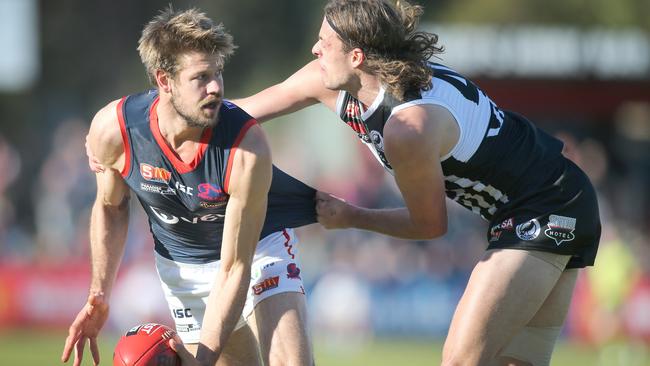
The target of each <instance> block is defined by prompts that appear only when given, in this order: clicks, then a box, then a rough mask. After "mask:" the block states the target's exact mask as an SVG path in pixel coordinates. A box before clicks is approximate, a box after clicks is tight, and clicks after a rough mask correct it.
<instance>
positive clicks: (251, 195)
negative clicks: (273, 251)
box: [197, 125, 272, 365]
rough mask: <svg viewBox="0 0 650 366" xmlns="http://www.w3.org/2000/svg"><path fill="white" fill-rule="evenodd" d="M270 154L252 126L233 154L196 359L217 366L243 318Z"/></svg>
mask: <svg viewBox="0 0 650 366" xmlns="http://www.w3.org/2000/svg"><path fill="white" fill-rule="evenodd" d="M271 169H272V168H271V151H270V149H269V146H268V143H267V141H266V138H265V137H264V134H263V131H262V129H261V128H260V127H259V126H258V125H255V126H253V127H251V128H250V129H249V130H248V132H247V133H246V136H245V137H244V139H243V140H242V143H241V144H240V145H239V147H238V148H237V150H236V151H235V156H234V161H233V167H232V171H231V178H230V182H229V184H228V186H227V187H225V188H226V189H227V191H228V193H229V194H230V198H229V201H228V207H227V209H226V218H225V223H224V233H223V242H222V247H221V267H220V270H219V273H218V274H217V279H216V281H215V283H214V286H213V288H212V291H211V293H210V295H209V297H208V304H207V306H206V311H205V318H204V320H203V327H202V329H201V341H200V345H199V348H198V351H197V360H199V361H200V362H201V364H203V365H214V364H215V362H216V361H217V359H218V358H219V355H220V353H221V351H222V350H223V347H224V346H225V344H226V342H227V340H228V337H229V336H230V334H231V333H232V331H233V329H234V328H235V325H236V324H237V321H238V319H239V316H240V315H241V312H242V309H243V307H244V302H245V299H246V292H247V290H248V284H249V282H250V276H251V273H250V272H251V263H252V260H253V255H254V253H255V247H256V245H257V241H258V240H259V236H260V232H261V230H262V225H263V223H264V218H265V215H266V206H267V199H268V198H267V195H268V192H269V187H270V185H271V174H272V173H271V172H272V170H271Z"/></svg>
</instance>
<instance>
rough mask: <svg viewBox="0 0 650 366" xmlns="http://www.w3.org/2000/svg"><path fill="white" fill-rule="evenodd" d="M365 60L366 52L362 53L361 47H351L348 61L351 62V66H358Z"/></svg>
mask: <svg viewBox="0 0 650 366" xmlns="http://www.w3.org/2000/svg"><path fill="white" fill-rule="evenodd" d="M365 60H366V54H365V53H363V50H362V49H361V48H358V47H357V48H353V49H352V51H350V61H351V62H352V67H359V66H361V65H362V64H363V61H365Z"/></svg>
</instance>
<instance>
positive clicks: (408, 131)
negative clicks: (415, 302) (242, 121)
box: [237, 0, 600, 365]
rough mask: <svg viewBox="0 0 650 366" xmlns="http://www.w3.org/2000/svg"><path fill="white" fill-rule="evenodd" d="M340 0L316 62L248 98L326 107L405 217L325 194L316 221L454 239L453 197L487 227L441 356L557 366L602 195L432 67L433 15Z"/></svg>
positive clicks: (552, 146)
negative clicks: (365, 153) (419, 28)
mask: <svg viewBox="0 0 650 366" xmlns="http://www.w3.org/2000/svg"><path fill="white" fill-rule="evenodd" d="M398 3H399V5H397V6H394V5H392V4H391V3H389V2H388V1H387V0H331V1H329V2H328V4H327V6H326V7H325V17H324V20H323V22H322V26H321V29H320V33H319V35H318V41H317V42H316V44H315V45H314V47H313V53H314V55H316V57H317V58H318V60H315V61H313V62H311V63H309V64H308V65H306V66H305V67H303V68H302V69H301V70H299V71H298V72H296V73H295V74H294V75H293V76H291V77H289V78H288V79H287V80H286V81H284V82H282V83H280V84H278V85H275V86H272V87H270V88H268V89H266V90H263V91H261V92H260V93H258V94H256V95H254V96H252V97H249V98H246V99H243V100H240V101H238V102H237V103H238V105H239V106H241V107H242V108H243V109H244V110H246V111H247V112H248V113H250V114H251V115H252V116H253V117H255V118H257V119H258V120H259V121H266V120H268V119H270V118H273V117H275V116H278V115H282V114H286V113H289V112H292V111H296V110H298V109H300V108H303V107H306V106H308V105H311V104H314V103H317V102H321V103H323V104H324V105H326V106H327V107H329V108H330V109H331V110H333V111H334V112H335V113H336V114H337V115H338V116H339V117H340V118H341V119H342V120H343V121H344V122H346V123H347V124H348V125H349V126H350V127H352V129H353V130H354V131H355V132H356V133H357V134H358V136H359V138H360V139H361V140H362V142H363V143H365V144H366V145H367V146H368V147H369V148H370V149H371V151H372V152H373V154H374V155H375V156H376V157H377V159H378V160H379V162H380V163H381V164H382V165H383V166H384V167H385V168H386V169H387V170H388V171H389V172H390V173H391V174H393V175H394V177H395V180H396V182H397V185H398V187H399V189H400V191H401V193H402V196H403V199H404V201H405V204H406V207H404V208H399V209H391V210H371V209H366V208H361V207H355V206H353V205H350V204H348V203H346V202H344V201H342V200H339V199H337V198H335V197H332V196H330V195H327V194H322V193H318V194H317V197H318V199H319V203H318V205H317V211H318V220H319V222H321V223H322V224H323V225H324V226H325V227H328V228H346V227H355V228H360V229H366V230H373V231H377V232H380V233H384V234H387V235H392V236H396V237H400V238H407V239H430V238H435V237H438V236H441V235H443V234H444V233H445V232H446V230H447V212H446V206H445V195H446V196H447V197H449V198H450V199H452V200H454V201H456V202H457V203H459V204H461V205H462V206H464V207H466V208H468V209H470V210H472V211H473V212H476V213H477V214H479V215H481V216H482V217H483V218H485V219H486V220H487V221H489V227H490V229H489V231H488V232H487V235H486V239H487V240H488V247H487V251H486V253H485V256H484V257H483V259H482V260H481V261H480V262H479V263H478V264H477V265H476V267H475V268H474V270H473V272H472V275H471V278H470V280H469V283H468V284H467V288H466V290H465V293H464V294H463V296H462V298H461V300H460V303H459V304H458V307H457V309H456V312H455V314H454V317H453V320H452V323H451V326H450V329H449V334H448V336H447V339H446V342H445V345H444V350H443V364H445V365H492V364H511V365H531V364H532V365H548V363H549V361H550V357H551V354H552V351H553V347H554V344H555V341H556V339H557V337H558V335H559V333H560V329H561V327H562V324H563V322H564V318H565V315H566V313H567V309H568V306H569V303H570V301H571V296H572V291H573V287H574V284H575V279H576V273H577V269H578V268H582V267H585V266H591V265H593V263H594V259H595V256H596V251H597V247H598V240H599V237H600V220H599V215H598V205H597V202H596V196H595V193H594V189H593V187H592V185H591V184H590V182H589V180H588V178H587V177H586V176H585V174H584V173H583V172H582V171H580V169H579V168H578V167H577V166H576V165H574V164H573V163H571V162H570V161H569V160H567V159H566V158H564V157H563V156H562V154H561V150H562V143H561V142H560V141H558V140H556V139H555V138H553V137H551V136H549V135H547V134H546V133H544V132H543V131H541V130H539V129H537V128H536V127H535V126H534V125H533V124H531V123H530V122H529V121H527V120H526V119H525V118H524V117H522V116H520V115H518V114H516V113H513V112H509V111H505V110H502V109H500V108H499V107H498V106H497V105H496V104H495V103H494V102H493V101H492V100H490V99H489V98H488V96H487V95H486V94H485V93H484V92H483V91H482V90H480V89H479V88H478V87H477V86H476V85H474V84H473V83H472V82H471V81H470V80H468V79H467V78H465V77H464V76H462V75H460V74H458V73H457V72H455V71H454V70H452V69H450V68H448V67H445V66H443V65H439V64H433V63H429V62H428V59H429V58H430V57H431V56H433V55H435V54H437V53H440V52H441V51H442V49H441V48H440V47H438V46H437V39H438V37H437V36H436V35H434V34H430V33H424V32H415V27H416V25H417V20H418V18H419V15H420V14H421V8H420V7H417V6H410V5H409V4H408V3H407V2H405V1H399V2H398Z"/></svg>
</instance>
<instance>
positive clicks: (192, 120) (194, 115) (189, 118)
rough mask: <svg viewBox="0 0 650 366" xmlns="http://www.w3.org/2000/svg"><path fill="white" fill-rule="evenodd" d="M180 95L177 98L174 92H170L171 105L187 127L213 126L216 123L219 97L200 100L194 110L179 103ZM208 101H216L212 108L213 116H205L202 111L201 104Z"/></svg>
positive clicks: (203, 104) (219, 102) (219, 103)
mask: <svg viewBox="0 0 650 366" xmlns="http://www.w3.org/2000/svg"><path fill="white" fill-rule="evenodd" d="M179 99H180V97H178V98H177V96H176V94H174V93H172V97H171V102H172V107H173V108H174V110H175V111H176V113H178V115H179V116H181V117H183V119H184V120H185V123H187V125H188V126H189V127H202V128H206V127H214V126H216V125H217V121H218V120H219V106H220V105H221V99H219V98H208V100H205V101H202V102H201V103H200V104H199V106H198V108H197V109H196V110H194V111H193V112H192V111H189V110H188V109H187V108H185V107H184V106H183V105H182V104H181V103H180V100H179ZM209 103H216V107H215V109H214V116H207V115H205V113H204V111H203V106H205V105H206V104H209Z"/></svg>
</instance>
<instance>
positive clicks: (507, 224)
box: [490, 217, 514, 241]
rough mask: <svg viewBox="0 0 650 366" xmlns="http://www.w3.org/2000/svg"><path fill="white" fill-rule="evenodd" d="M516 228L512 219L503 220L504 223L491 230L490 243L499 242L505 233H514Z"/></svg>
mask: <svg viewBox="0 0 650 366" xmlns="http://www.w3.org/2000/svg"><path fill="white" fill-rule="evenodd" d="M513 228H514V220H513V219H512V217H511V218H509V219H506V220H503V222H502V223H500V224H497V225H494V226H492V227H491V228H490V241H497V240H499V238H501V233H502V232H504V231H512V229H513Z"/></svg>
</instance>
